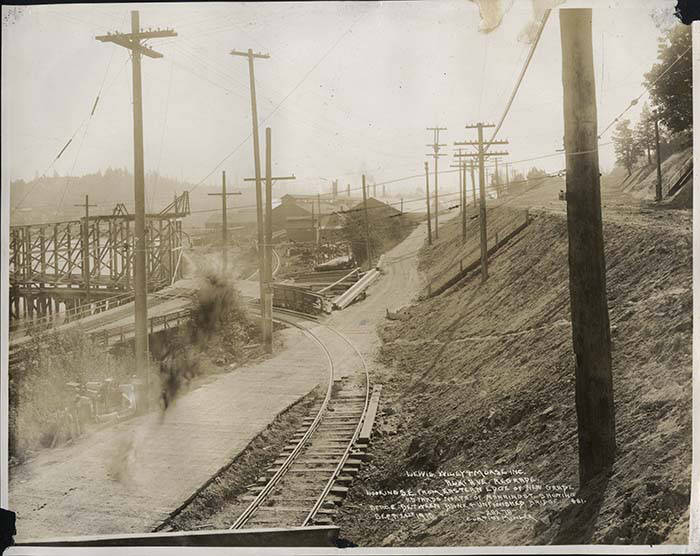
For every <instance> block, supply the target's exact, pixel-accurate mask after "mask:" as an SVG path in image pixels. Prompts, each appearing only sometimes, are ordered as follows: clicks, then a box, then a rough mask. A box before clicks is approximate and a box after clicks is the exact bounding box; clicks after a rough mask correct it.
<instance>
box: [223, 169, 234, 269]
mask: <svg viewBox="0 0 700 556" xmlns="http://www.w3.org/2000/svg"><path fill="white" fill-rule="evenodd" d="M234 177H235V176H234ZM227 201H228V196H227V195H226V170H222V171H221V264H222V265H223V268H224V274H226V273H227V272H228V206H226V203H227Z"/></svg>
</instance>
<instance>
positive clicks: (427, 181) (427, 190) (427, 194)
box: [425, 162, 433, 245]
mask: <svg viewBox="0 0 700 556" xmlns="http://www.w3.org/2000/svg"><path fill="white" fill-rule="evenodd" d="M428 172H429V170H428V163H427V162H426V163H425V208H426V210H427V211H428V245H432V244H433V234H432V232H431V230H430V175H429V174H428Z"/></svg>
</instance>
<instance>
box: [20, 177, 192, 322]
mask: <svg viewBox="0 0 700 556" xmlns="http://www.w3.org/2000/svg"><path fill="white" fill-rule="evenodd" d="M189 213H190V201H189V195H188V192H187V191H185V192H184V193H183V194H182V195H180V196H176V197H175V199H174V201H173V202H172V203H170V204H169V205H168V206H167V207H165V208H164V209H163V210H162V211H160V212H159V213H157V214H146V245H147V253H146V268H147V276H148V291H156V290H158V289H160V288H162V287H165V286H167V285H170V284H171V283H172V282H173V281H174V280H176V279H177V278H180V277H181V275H182V265H181V264H180V259H181V253H182V243H183V242H182V235H183V233H182V218H183V217H184V216H187V215H188V214H189ZM135 243H136V242H135V239H134V215H133V214H129V213H128V211H127V210H126V207H125V206H124V205H123V204H119V205H117V206H116V207H115V209H114V211H113V212H112V214H108V215H96V216H90V217H89V218H88V219H87V220H86V219H85V217H83V218H81V219H80V220H70V221H67V222H55V223H49V224H29V225H23V226H11V227H10V257H9V259H10V260H9V274H10V297H9V313H10V319H11V320H15V319H25V318H28V319H34V318H37V317H49V316H51V315H53V314H57V313H59V312H61V307H60V304H61V303H63V304H64V305H65V307H64V310H65V314H66V316H67V317H70V316H71V315H78V314H80V316H85V315H86V314H91V313H92V312H94V311H99V310H104V309H107V308H110V307H112V306H115V305H121V304H123V303H125V302H129V301H132V300H133V257H134V246H135Z"/></svg>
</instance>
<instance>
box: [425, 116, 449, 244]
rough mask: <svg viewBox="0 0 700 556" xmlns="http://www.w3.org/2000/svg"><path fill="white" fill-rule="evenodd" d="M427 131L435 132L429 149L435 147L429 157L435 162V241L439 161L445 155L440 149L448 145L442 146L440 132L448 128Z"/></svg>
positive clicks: (436, 232) (438, 210) (431, 128)
mask: <svg viewBox="0 0 700 556" xmlns="http://www.w3.org/2000/svg"><path fill="white" fill-rule="evenodd" d="M425 129H426V130H427V131H432V132H433V142H432V144H430V145H426V146H427V147H433V153H432V154H429V155H427V156H432V157H433V159H434V160H435V239H437V238H438V213H439V212H440V208H439V206H438V159H439V158H440V157H441V156H445V155H444V154H440V147H445V146H447V145H445V144H440V132H441V131H447V128H446V127H426V128H425Z"/></svg>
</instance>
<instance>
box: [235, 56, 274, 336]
mask: <svg viewBox="0 0 700 556" xmlns="http://www.w3.org/2000/svg"><path fill="white" fill-rule="evenodd" d="M231 55H232V56H243V57H244V58H248V75H249V79H250V108H251V112H252V115H253V157H254V160H255V205H256V208H257V213H256V214H257V221H258V276H259V280H258V281H259V285H260V307H261V311H262V319H261V322H260V328H261V330H262V337H263V343H264V344H266V345H267V344H268V343H271V342H272V331H271V330H268V326H267V319H266V314H265V313H266V308H265V307H266V303H265V248H264V245H265V237H264V233H263V199H262V178H261V171H260V138H259V136H258V135H259V134H258V105H257V104H256V99H255V70H254V65H255V59H263V60H265V59H268V58H269V57H270V55H269V54H258V53H254V52H253V50H252V49H251V48H249V49H248V51H247V52H240V51H238V50H232V51H231Z"/></svg>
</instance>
